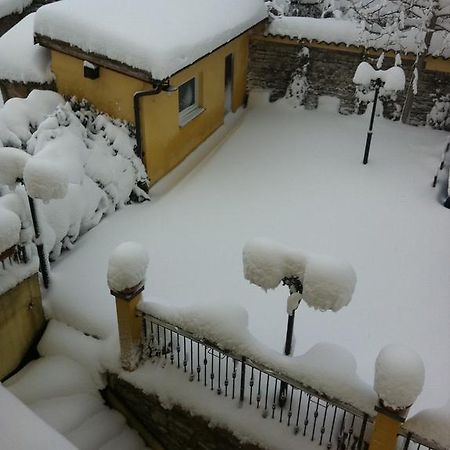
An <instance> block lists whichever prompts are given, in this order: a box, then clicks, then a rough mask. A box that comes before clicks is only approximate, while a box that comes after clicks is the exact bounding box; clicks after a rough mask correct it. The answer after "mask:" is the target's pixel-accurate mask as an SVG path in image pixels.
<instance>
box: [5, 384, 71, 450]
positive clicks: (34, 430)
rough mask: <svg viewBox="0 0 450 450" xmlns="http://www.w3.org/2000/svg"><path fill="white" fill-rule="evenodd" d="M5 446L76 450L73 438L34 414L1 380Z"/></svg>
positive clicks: (15, 449)
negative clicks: (62, 433)
mask: <svg viewBox="0 0 450 450" xmlns="http://www.w3.org/2000/svg"><path fill="white" fill-rule="evenodd" d="M0 404H1V405H2V407H1V408H0V447H1V449H2V450H28V449H30V448H32V449H34V450H48V449H49V448H55V449H56V448H57V449H58V450H76V447H74V446H73V445H72V444H71V443H70V442H69V441H67V440H66V439H64V437H63V436H61V435H60V434H58V433H57V432H56V431H55V430H53V429H52V428H51V427H49V426H48V425H47V424H46V423H45V422H44V421H42V420H41V419H40V418H39V417H37V416H36V415H35V414H33V413H32V412H31V411H30V410H29V409H28V408H27V407H26V406H25V405H24V404H23V403H21V402H20V401H19V400H18V399H17V398H15V397H14V395H12V394H11V393H10V392H9V391H8V390H7V389H5V388H4V387H3V385H2V384H1V383H0Z"/></svg>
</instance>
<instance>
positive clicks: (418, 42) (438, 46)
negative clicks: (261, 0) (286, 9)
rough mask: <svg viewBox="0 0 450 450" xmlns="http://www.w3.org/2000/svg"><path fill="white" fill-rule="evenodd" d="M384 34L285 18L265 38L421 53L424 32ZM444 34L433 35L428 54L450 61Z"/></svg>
mask: <svg viewBox="0 0 450 450" xmlns="http://www.w3.org/2000/svg"><path fill="white" fill-rule="evenodd" d="M396 31H397V32H392V33H385V34H381V35H379V34H375V33H373V34H371V33H369V32H368V31H366V30H365V29H364V23H363V22H355V21H351V20H348V19H345V18H342V19H341V18H312V17H286V16H280V17H277V18H275V19H274V20H273V21H272V22H271V23H270V25H269V27H268V29H267V34H270V35H274V36H277V35H279V36H289V37H290V38H292V39H306V40H309V41H313V40H315V41H318V42H326V43H328V44H341V43H342V44H345V45H347V46H350V45H354V46H358V47H359V46H362V47H364V48H375V49H381V50H393V51H399V52H402V53H408V52H411V53H417V52H418V51H421V50H422V46H423V40H424V37H425V32H424V31H422V30H419V29H417V28H411V29H409V30H401V31H400V30H398V28H397V30H396ZM445 36H446V34H445V32H441V31H439V32H435V33H433V37H432V40H431V44H430V48H429V54H431V55H433V56H443V57H444V58H449V57H450V47H449V46H448V45H446V39H448V37H447V38H446V37H445Z"/></svg>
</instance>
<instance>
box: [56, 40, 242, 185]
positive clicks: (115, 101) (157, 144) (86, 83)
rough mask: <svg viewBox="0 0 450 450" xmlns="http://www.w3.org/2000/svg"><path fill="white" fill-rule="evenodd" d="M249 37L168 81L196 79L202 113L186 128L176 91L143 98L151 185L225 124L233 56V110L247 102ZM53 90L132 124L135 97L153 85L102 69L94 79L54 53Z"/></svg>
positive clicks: (144, 143)
mask: <svg viewBox="0 0 450 450" xmlns="http://www.w3.org/2000/svg"><path fill="white" fill-rule="evenodd" d="M248 45H249V36H248V33H244V34H243V35H241V36H239V37H237V38H236V39H234V40H233V41H231V42H229V43H228V44H226V45H224V46H222V47H220V48H219V49H217V50H216V51H214V52H213V53H211V54H210V55H207V56H205V57H204V58H202V59H200V60H199V61H197V62H196V63H194V64H193V65H191V66H189V67H187V68H186V69H184V70H182V71H180V72H179V73H177V74H175V75H174V76H173V77H172V78H171V79H170V84H171V85H172V86H174V87H176V86H178V85H180V84H182V83H184V82H185V81H187V80H189V79H190V78H192V77H193V76H197V77H198V80H199V96H200V106H201V107H202V108H204V111H203V112H202V113H201V114H200V115H199V116H197V117H196V118H195V119H193V120H192V121H190V122H189V123H188V124H186V125H185V126H184V127H180V125H179V123H178V92H177V91H174V92H161V93H160V94H158V95H155V96H151V97H142V98H141V100H140V102H141V103H140V105H141V132H142V150H143V154H144V157H143V159H144V163H145V165H146V168H147V172H148V174H149V177H150V179H151V181H152V182H153V183H154V182H156V181H158V180H159V179H160V178H162V177H163V176H164V175H166V174H167V173H168V172H169V171H170V170H172V169H173V168H174V167H175V166H176V165H178V164H179V163H180V162H181V161H182V160H183V159H184V158H185V157H186V156H187V155H188V154H189V153H191V152H192V151H193V150H194V149H195V148H196V147H197V146H198V145H199V144H201V143H202V142H203V141H204V140H205V139H206V138H207V137H208V136H209V135H210V134H211V133H212V132H213V131H214V130H216V129H217V128H219V126H220V125H222V124H223V121H224V100H225V92H224V86H225V57H226V56H227V55H228V54H230V53H233V55H234V73H233V101H232V109H233V111H235V110H236V109H237V108H239V106H241V105H242V104H243V103H244V102H245V99H246V84H247V60H248ZM52 70H53V72H54V73H55V75H56V87H57V90H58V92H60V93H61V94H63V95H64V96H67V97H70V96H76V97H78V98H80V99H81V98H85V99H87V100H88V101H89V102H91V103H92V104H93V105H94V106H95V107H96V108H98V109H99V110H100V111H103V112H106V113H108V114H109V115H111V116H112V117H116V118H120V119H124V120H127V121H129V122H131V123H134V109H133V95H134V94H135V92H137V91H142V90H148V89H151V88H152V85H151V84H148V83H145V82H143V81H139V80H137V79H135V78H131V77H129V76H126V75H123V74H121V73H118V72H115V71H113V70H110V69H106V68H103V67H100V76H99V78H97V79H95V80H91V79H88V78H85V77H84V75H83V61H82V60H80V59H77V58H74V57H72V56H69V55H66V54H63V53H60V52H57V51H54V50H53V51H52Z"/></svg>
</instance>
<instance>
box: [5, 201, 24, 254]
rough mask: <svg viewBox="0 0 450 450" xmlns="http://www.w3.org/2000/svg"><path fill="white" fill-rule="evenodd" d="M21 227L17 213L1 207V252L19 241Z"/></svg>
mask: <svg viewBox="0 0 450 450" xmlns="http://www.w3.org/2000/svg"><path fill="white" fill-rule="evenodd" d="M20 227H21V224H20V218H19V216H18V215H17V214H16V213H14V212H12V211H10V210H8V209H5V208H0V253H2V252H4V251H5V250H8V249H9V248H11V247H12V246H13V245H15V244H17V243H18V242H19V239H20Z"/></svg>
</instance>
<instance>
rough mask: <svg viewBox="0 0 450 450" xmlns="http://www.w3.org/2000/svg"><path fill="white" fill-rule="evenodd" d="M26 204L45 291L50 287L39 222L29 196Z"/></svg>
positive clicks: (32, 200) (32, 201)
mask: <svg viewBox="0 0 450 450" xmlns="http://www.w3.org/2000/svg"><path fill="white" fill-rule="evenodd" d="M28 203H29V205H30V213H31V221H32V222H33V228H34V238H35V244H36V248H37V252H38V257H39V269H40V271H41V274H42V281H43V283H44V287H45V289H47V288H48V287H49V285H50V276H49V272H48V267H47V259H46V257H45V252H44V244H43V242H42V238H41V231H40V227H39V221H38V218H37V214H36V207H35V204H34V199H33V198H32V197H30V196H28Z"/></svg>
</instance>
